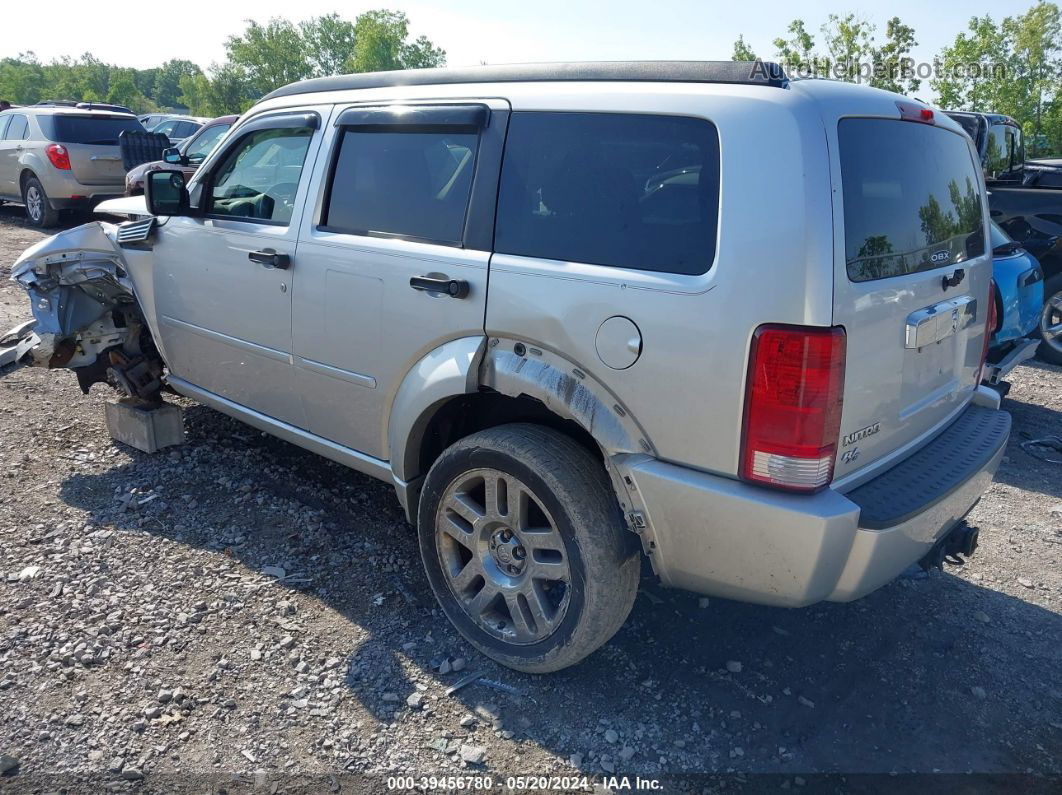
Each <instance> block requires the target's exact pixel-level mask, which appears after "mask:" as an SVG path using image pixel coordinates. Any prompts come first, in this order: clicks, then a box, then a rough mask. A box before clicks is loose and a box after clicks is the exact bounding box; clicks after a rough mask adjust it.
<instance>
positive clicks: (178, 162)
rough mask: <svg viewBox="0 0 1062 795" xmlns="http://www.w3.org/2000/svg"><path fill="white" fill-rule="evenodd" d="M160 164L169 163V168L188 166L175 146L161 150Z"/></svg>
mask: <svg viewBox="0 0 1062 795" xmlns="http://www.w3.org/2000/svg"><path fill="white" fill-rule="evenodd" d="M162 162H163V163H169V164H170V165H171V166H184V165H187V164H188V161H187V160H186V159H185V157H184V155H182V154H181V150H180V149H178V148H177V147H176V146H171V147H170V148H169V149H163V150H162Z"/></svg>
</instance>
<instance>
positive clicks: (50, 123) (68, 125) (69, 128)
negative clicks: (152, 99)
mask: <svg viewBox="0 0 1062 795" xmlns="http://www.w3.org/2000/svg"><path fill="white" fill-rule="evenodd" d="M39 120H40V123H41V129H42V130H43V131H44V134H45V136H46V137H47V138H48V139H49V140H51V141H58V142H59V143H64V144H95V145H99V146H117V145H118V136H119V135H120V134H121V133H123V132H125V131H126V130H132V131H136V132H143V131H144V127H143V126H142V125H141V124H140V122H138V121H137V120H136V118H135V117H133V116H68V115H65V114H64V115H60V114H56V115H54V116H40V117H39Z"/></svg>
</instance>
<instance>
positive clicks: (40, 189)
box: [22, 177, 59, 229]
mask: <svg viewBox="0 0 1062 795" xmlns="http://www.w3.org/2000/svg"><path fill="white" fill-rule="evenodd" d="M22 203H23V204H25V205H26V218H27V220H29V222H30V225H32V226H36V227H39V228H41V229H44V228H46V227H49V226H55V225H56V224H57V223H59V211H58V210H56V209H55V208H54V207H52V203H51V202H50V201H48V194H46V193H45V192H44V186H43V185H41V182H40V180H39V179H37V178H36V177H29V178H28V179H27V180H26V182H25V183H24V184H23V185H22Z"/></svg>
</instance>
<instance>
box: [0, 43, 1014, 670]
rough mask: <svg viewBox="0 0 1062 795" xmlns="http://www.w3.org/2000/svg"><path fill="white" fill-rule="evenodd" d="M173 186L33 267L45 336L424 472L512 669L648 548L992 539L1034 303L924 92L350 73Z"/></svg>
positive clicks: (622, 589)
mask: <svg viewBox="0 0 1062 795" xmlns="http://www.w3.org/2000/svg"><path fill="white" fill-rule="evenodd" d="M396 75H398V76H397V77H396ZM181 156H182V155H181V153H180V152H177V153H172V154H170V155H168V156H167V157H165V158H164V160H166V161H170V160H173V159H174V158H180V157H181ZM184 157H187V151H186V152H185V155H184ZM190 164H191V163H190V158H189V165H190ZM144 188H145V196H144V198H143V199H142V200H139V199H137V200H133V199H127V200H125V201H127V202H129V203H130V204H134V203H137V202H140V203H142V204H143V206H144V208H145V210H146V211H147V212H149V213H150V216H151V217H148V218H146V219H144V220H139V221H133V222H127V223H124V224H121V225H112V224H106V223H95V224H87V225H85V226H81V227H78V228H75V229H70V230H67V231H65V232H62V233H60V234H58V235H55V236H53V237H51V238H49V239H47V240H44V241H41V242H40V243H38V244H36V245H35V246H33V247H31V248H30V249H28V250H27V251H26V252H25V253H24V254H23V255H22V257H20V259H19V260H18V262H17V263H16V264H15V266H14V269H13V275H14V277H15V279H16V280H17V281H18V282H19V284H20V285H22V287H23V288H24V289H25V290H26V292H27V295H28V298H29V301H30V305H31V307H32V309H33V312H34V315H35V317H36V319H37V321H38V324H39V325H38V329H37V330H36V331H35V333H34V334H35V336H34V338H31V339H30V340H29V341H28V342H27V345H26V348H27V349H28V350H27V353H26V354H25V357H26V359H27V360H28V361H29V362H31V363H33V364H36V365H39V366H45V367H66V368H71V369H73V370H74V371H75V372H76V374H77V377H78V380H79V383H80V384H81V385H82V387H83V388H84V389H86V390H87V389H88V388H89V387H91V385H92V384H94V383H108V384H111V385H115V386H117V387H118V388H119V390H120V391H121V392H122V393H123V394H126V395H129V396H130V397H135V398H138V399H140V400H143V401H158V400H159V399H160V398H161V394H162V390H164V389H167V390H173V391H175V392H177V393H179V394H181V395H184V396H186V397H188V398H191V399H195V400H198V401H200V402H203V403H205V404H206V405H209V406H211V407H213V408H215V409H217V410H219V411H222V412H225V413H227V414H230V415H232V416H234V417H237V418H239V419H241V420H243V421H245V422H247V423H249V424H250V425H252V426H254V427H256V428H258V429H260V430H263V431H266V432H269V433H272V434H274V435H276V436H278V437H281V438H283V439H286V440H288V441H290V442H292V443H294V444H297V445H301V446H303V447H306V448H307V449H310V450H313V451H315V452H317V453H320V454H322V455H325V456H327V457H329V458H331V459H332V460H334V461H338V462H341V463H342V464H344V465H346V466H349V467H351V468H352V469H355V470H358V471H361V472H363V473H367V474H369V475H372V476H374V477H377V478H381V479H383V480H385V481H386V482H389V483H392V484H393V485H394V487H395V490H396V495H397V497H398V500H399V501H400V503H401V505H402V506H403V508H404V509H405V511H406V516H407V517H408V519H409V521H410V523H411V524H412V525H414V526H415V527H416V531H417V533H418V538H419V548H420V552H421V559H422V562H423V565H424V570H425V573H426V577H427V582H428V584H429V585H430V587H431V588H432V590H433V591H434V593H435V595H436V597H437V599H438V602H439V605H440V606H441V609H442V612H443V613H444V614H445V616H446V617H447V618H449V620H450V621H451V622H452V623H453V624H454V625H455V626H456V628H457V630H458V631H459V632H460V633H461V634H462V635H464V637H465V638H467V639H468V640H469V641H470V642H471V643H472V644H474V645H475V646H476V647H477V648H479V649H480V650H481V651H482V652H483V653H484V654H486V655H488V656H490V657H492V658H494V659H495V660H498V661H499V662H501V663H503V664H505V665H508V666H511V667H513V668H516V669H519V670H523V671H529V672H538V673H541V672H547V671H554V670H557V669H560V668H563V667H565V666H568V665H572V664H574V663H576V662H578V661H579V660H580V659H582V658H583V657H585V656H586V655H588V654H590V653H592V652H593V651H594V650H595V649H596V648H597V647H599V646H600V645H601V644H603V643H604V642H606V641H607V640H608V639H609V637H611V636H612V635H613V633H615V632H616V631H617V630H618V629H619V627H620V626H621V625H622V624H623V622H624V620H625V618H626V616H627V614H628V612H629V610H630V608H631V605H632V604H633V602H634V599H635V596H636V593H637V588H638V583H639V578H640V570H641V561H640V558H641V557H642V555H643V554H644V556H645V557H646V558H647V559H648V561H649V562H650V563H651V565H652V567H653V570H654V571H655V572H656V574H657V576H658V577H659V578H660V579H661V581H662V582H663V583H664V584H665V585H668V586H673V587H679V588H685V589H688V590H692V591H696V592H699V593H704V594H708V595H719V596H723V597H727V598H733V599H740V600H746V601H753V602H761V603H766V604H773V605H784V606H792V607H799V606H803V605H808V604H812V603H815V602H819V601H822V600H830V601H848V600H852V599H857V598H859V597H861V596H863V595H864V594H866V593H869V592H870V591H873V590H875V589H876V588H878V587H880V586H882V585H884V584H885V583H886V582H888V581H889V580H891V579H893V578H894V577H896V576H897V575H898V574H899V573H900V572H902V571H903V570H905V569H906V568H907V567H908V566H909V565H911V564H912V563H915V562H920V563H921V564H922V565H923V566H925V567H927V568H928V567H931V566H935V565H941V563H942V561H944V560H945V559H952V560H953V559H955V558H956V556H959V555H970V554H972V553H973V552H974V550H975V549H976V547H977V538H978V531H977V530H976V529H975V528H971V527H969V526H967V525H966V523H965V521H964V517H965V516H966V515H967V513H968V512H969V511H970V509H971V508H972V507H973V506H974V505H975V504H976V503H977V501H978V500H979V498H980V496H981V494H982V493H983V491H984V490H985V488H986V487H987V486H988V484H989V483H990V481H991V479H992V477H993V474H994V472H995V470H996V467H997V466H998V464H999V462H1000V460H1001V458H1002V456H1003V454H1004V450H1005V446H1006V443H1007V439H1008V437H1009V433H1010V417H1009V415H1008V414H1007V413H1006V412H1005V411H1002V410H1000V396H999V395H998V394H997V393H996V392H994V391H992V390H991V389H988V388H987V387H985V386H982V385H981V379H982V375H983V373H984V370H985V367H986V355H987V352H988V349H989V337H990V335H991V334H992V333H993V332H995V333H997V334H998V333H999V332H1000V331H1002V330H1003V329H1005V328H1006V327H1007V326H1006V324H1007V322H1008V321H1007V320H1006V319H1004V321H1003V324H1004V325H1003V326H1000V324H999V321H998V320H997V314H998V304H997V301H996V298H995V296H994V295H993V288H992V268H993V252H992V249H991V247H990V243H989V230H988V228H987V227H988V212H987V196H986V193H985V187H984V181H983V179H982V178H981V175H980V173H979V169H978V164H977V160H976V153H975V150H974V147H973V144H972V142H971V139H970V138H969V137H968V136H967V135H965V134H964V133H963V131H962V128H961V127H960V126H959V125H958V124H957V123H956V122H954V121H953V120H951V119H949V118H948V117H947V116H946V115H944V114H943V113H940V112H937V111H935V110H934V109H932V108H930V107H928V106H926V105H924V104H922V103H917V102H913V101H911V100H908V99H906V98H904V97H902V96H899V95H895V94H889V93H887V92H884V91H879V90H875V89H871V88H868V87H865V86H858V85H851V84H844V83H836V82H832V81H826V80H797V81H789V80H788V79H786V77H785V75H784V74H782V72H781V70H780V69H779V68H777V67H775V66H774V65H766V64H751V63H734V62H663V63H596V64H594V63H591V64H559V65H549V64H537V65H523V66H512V67H493V66H483V67H476V68H474V69H465V70H461V69H442V70H437V69H436V70H433V69H423V70H411V71H409V72H402V73H394V72H387V73H378V74H360V75H348V76H342V77H336V78H322V79H316V80H310V81H306V82H303V83H297V84H294V85H291V86H288V87H285V88H282V89H279V90H277V91H275V92H273V93H272V94H270V95H268V96H267V97H265V98H264V99H263V100H262V101H261V102H260V103H258V104H257V105H256V106H255V107H254V108H252V109H251V110H249V111H248V112H247V113H246V114H244V115H243V116H242V117H241V118H240V119H239V120H238V121H237V122H236V123H235V124H234V125H233V127H232V129H231V130H229V131H228V132H227V133H226V134H225V135H224V136H222V137H221V140H220V143H219V144H218V145H217V146H216V147H215V148H214V150H213V151H212V152H211V153H210V154H209V155H207V156H206V157H205V159H204V160H203V162H202V163H201V164H200V165H199V168H198V170H196V171H195V173H193V174H192V175H191V177H189V176H188V175H187V173H186V171H185V169H184V167H183V166H182V167H177V168H165V169H159V170H148V171H147V173H146V175H145V177H144ZM767 208H769V212H765V210H766V209H767ZM998 256H1000V258H1002V257H1003V256H1005V254H1004V252H1003V251H1002V250H1001V251H1000V253H999V255H998ZM1020 267H1024V264H1023V265H1021V266H1020ZM75 302H76V303H77V304H78V305H79V306H81V307H82V309H83V310H84V311H82V312H80V313H78V314H77V316H76V317H75V316H71V315H68V314H64V313H62V312H61V311H60V307H64V306H68V305H73V304H74V303H75ZM1018 311H1019V314H1020V308H1019V309H1018ZM351 530H352V531H353V530H354V528H351Z"/></svg>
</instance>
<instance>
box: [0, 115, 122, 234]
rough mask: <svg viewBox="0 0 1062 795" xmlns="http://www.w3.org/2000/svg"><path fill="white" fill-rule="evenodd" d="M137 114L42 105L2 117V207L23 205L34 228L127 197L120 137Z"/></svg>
mask: <svg viewBox="0 0 1062 795" xmlns="http://www.w3.org/2000/svg"><path fill="white" fill-rule="evenodd" d="M142 129H143V128H142V127H141V126H140V123H139V122H138V121H137V120H136V117H135V116H133V115H132V114H126V113H112V112H108V111H99V110H83V109H79V108H73V107H66V106H55V105H41V106H29V107H24V108H13V109H11V110H7V111H4V112H3V113H0V201H14V202H21V203H22V204H24V205H25V206H26V218H27V219H28V220H29V222H30V223H31V224H33V225H34V226H42V227H47V226H55V225H56V223H58V220H59V213H60V212H61V211H63V210H82V209H83V210H88V209H91V208H92V207H93V206H95V204H97V203H98V202H100V201H103V200H105V199H110V198H114V197H116V196H121V195H122V194H123V193H124V192H125V169H124V168H123V167H122V156H121V153H120V151H119V149H118V136H119V135H120V134H121V133H122V132H124V131H126V130H142Z"/></svg>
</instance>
